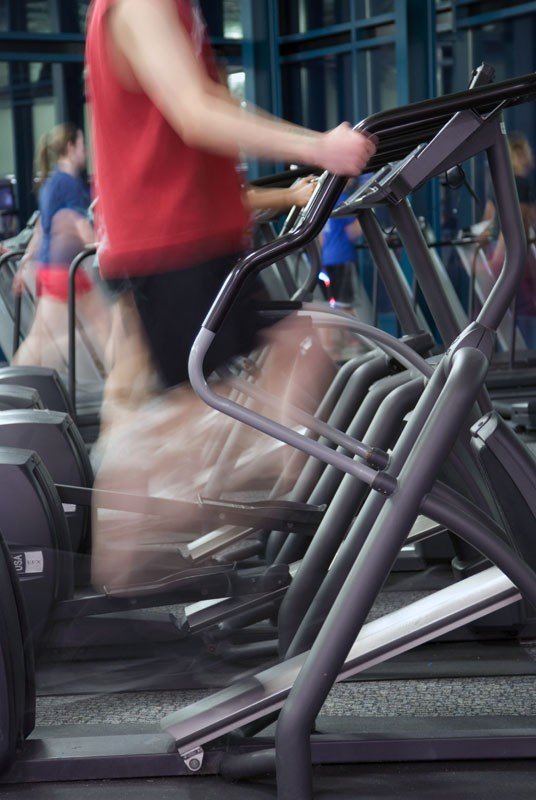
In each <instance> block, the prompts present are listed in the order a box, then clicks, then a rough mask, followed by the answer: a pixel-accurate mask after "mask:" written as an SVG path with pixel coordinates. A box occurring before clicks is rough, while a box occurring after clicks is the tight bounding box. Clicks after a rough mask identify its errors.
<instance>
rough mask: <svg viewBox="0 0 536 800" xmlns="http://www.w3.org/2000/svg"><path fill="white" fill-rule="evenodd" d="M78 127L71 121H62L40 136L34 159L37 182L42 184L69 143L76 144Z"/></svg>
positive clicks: (64, 152)
mask: <svg viewBox="0 0 536 800" xmlns="http://www.w3.org/2000/svg"><path fill="white" fill-rule="evenodd" d="M78 134H79V129H78V128H77V126H76V125H75V124H74V123H73V122H62V123H61V124H60V125H56V126H55V127H54V128H52V130H51V131H49V132H48V133H45V134H44V135H43V136H41V138H40V140H39V144H38V145H37V150H36V153H35V160H34V174H35V180H36V182H37V183H39V184H42V183H43V182H44V181H45V180H46V179H47V178H48V176H49V175H50V173H51V172H52V170H53V169H54V167H55V166H56V163H57V161H58V159H59V158H61V157H62V156H64V155H66V153H67V148H68V146H69V145H70V144H76V139H77V137H78Z"/></svg>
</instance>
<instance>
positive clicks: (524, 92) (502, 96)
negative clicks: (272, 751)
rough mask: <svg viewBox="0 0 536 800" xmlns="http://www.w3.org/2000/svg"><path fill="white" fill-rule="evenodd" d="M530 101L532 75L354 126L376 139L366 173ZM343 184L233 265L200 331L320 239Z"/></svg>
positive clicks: (336, 181) (331, 184) (214, 325)
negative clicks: (249, 285) (253, 280)
mask: <svg viewBox="0 0 536 800" xmlns="http://www.w3.org/2000/svg"><path fill="white" fill-rule="evenodd" d="M533 98H536V73H530V74H528V75H524V76H522V77H519V78H512V79H510V80H506V81H501V82H499V83H495V84H493V83H492V84H485V85H483V86H479V85H477V86H475V87H473V88H470V89H466V90H465V91H463V92H455V93H452V94H448V95H444V96H443V97H439V98H432V99H430V100H423V101H420V102H418V103H411V104H410V105H407V106H403V107H400V108H393V109H390V110H388V111H381V112H379V113H377V114H373V115H372V116H370V117H367V118H366V119H365V120H363V121H362V122H360V123H358V124H357V125H356V126H355V130H356V131H359V132H360V133H364V134H366V135H375V136H376V137H377V138H378V147H377V150H376V154H375V155H374V156H373V157H372V158H371V160H370V162H369V164H368V167H367V168H370V170H376V169H378V168H379V167H381V166H385V164H388V163H389V162H390V161H392V160H398V159H400V158H402V157H404V156H407V155H409V153H411V151H412V150H413V149H414V148H415V147H416V146H418V145H419V144H422V143H424V142H427V141H429V140H430V139H431V138H432V137H433V136H434V135H435V134H437V133H438V132H439V131H440V130H441V128H442V127H443V125H445V123H446V122H448V120H449V119H451V117H452V116H453V115H454V114H455V113H456V112H459V111H464V110H468V109H470V110H472V111H473V112H474V113H476V114H479V115H481V116H485V115H487V114H490V113H491V112H493V111H498V110H501V109H502V108H505V107H509V106H513V105H517V104H519V103H524V102H527V101H529V100H531V99H533ZM345 183H346V177H344V176H335V175H331V176H329V177H328V178H327V179H326V180H325V181H324V184H323V186H322V188H321V189H319V191H318V192H317V193H315V195H314V196H313V198H312V200H311V202H310V204H309V206H308V208H307V214H306V215H305V216H304V218H303V219H302V221H301V224H299V225H298V226H297V227H296V228H294V229H293V230H291V231H289V233H287V234H285V235H284V236H281V237H280V238H279V239H277V240H276V241H274V242H270V243H268V244H267V245H265V246H264V247H262V248H261V249H259V250H257V251H255V252H254V253H250V254H248V255H246V256H245V257H244V258H243V259H242V261H240V262H239V263H238V264H237V266H236V267H235V268H234V269H233V270H232V271H231V273H230V274H229V276H228V278H227V280H226V282H225V283H224V285H223V287H222V289H221V291H220V293H219V295H218V297H217V298H216V300H215V302H214V304H213V306H212V308H211V310H210V311H209V313H208V315H207V317H206V319H205V322H204V324H203V327H204V328H206V329H208V330H209V331H212V332H216V331H217V330H218V329H219V328H220V326H221V324H222V323H223V320H224V319H225V317H226V316H227V313H228V312H229V310H230V308H231V306H232V304H233V302H234V300H235V298H236V297H237V296H238V293H239V291H240V288H241V287H242V285H243V283H244V282H245V280H246V278H247V277H248V276H249V275H251V274H253V273H256V272H259V271H260V270H261V269H262V268H263V267H265V266H267V265H268V264H270V263H272V262H273V261H277V260H278V259H280V258H283V257H284V256H285V255H287V254H288V253H289V252H291V251H292V250H294V249H296V248H298V247H302V246H303V245H305V244H307V243H308V242H309V241H311V239H313V238H314V237H315V236H317V235H318V234H319V233H320V231H321V230H322V228H323V227H324V225H325V223H326V221H327V219H328V217H329V215H330V213H331V211H332V209H333V207H334V205H335V203H336V201H337V199H338V197H339V195H340V193H341V191H342V189H343V187H344V185H345Z"/></svg>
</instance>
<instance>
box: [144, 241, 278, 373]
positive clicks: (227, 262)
mask: <svg viewBox="0 0 536 800" xmlns="http://www.w3.org/2000/svg"><path fill="white" fill-rule="evenodd" d="M238 258H239V256H238V255H236V254H235V255H233V256H227V257H224V258H218V259H215V260H213V261H208V262H206V263H204V264H199V265H197V266H195V267H189V268H187V269H180V270H176V271H172V272H164V273H159V274H156V275H150V276H146V277H140V278H131V279H130V284H131V288H132V292H133V295H134V300H135V303H136V307H137V309H138V313H139V315H140V319H141V323H142V326H143V329H144V331H145V334H146V337H147V341H148V343H149V347H150V350H151V354H152V356H153V359H154V361H155V365H156V367H157V370H158V371H159V374H160V378H161V381H162V383H163V384H164V386H165V387H166V388H171V387H172V386H177V385H178V384H180V383H184V382H185V381H187V380H188V359H189V356H190V350H191V348H192V345H193V342H194V340H195V338H196V336H197V334H198V333H199V330H200V328H201V326H202V324H203V321H204V319H205V317H206V315H207V313H208V311H209V310H210V308H211V306H212V303H213V301H214V300H215V298H216V295H217V294H218V292H219V290H220V289H221V287H222V285H223V283H224V281H225V278H226V277H227V275H228V274H229V272H230V270H231V269H232V268H233V267H234V266H235V264H236V262H237V260H238ZM261 301H262V285H261V284H260V282H259V280H258V279H257V278H256V277H253V278H252V279H248V280H247V281H246V283H245V285H244V287H243V288H242V291H241V292H240V296H239V297H238V298H237V301H236V302H235V304H234V305H233V307H232V309H231V311H230V313H229V315H228V316H227V318H226V320H225V322H224V323H223V325H222V326H221V328H220V330H219V331H218V332H217V333H216V336H215V337H214V341H213V343H212V344H211V346H210V348H209V350H208V352H207V355H206V357H205V364H204V366H205V368H204V372H205V375H207V376H208V375H209V374H210V373H211V372H213V371H214V370H215V369H216V368H217V367H219V366H222V365H223V364H224V363H225V362H226V361H228V359H229V358H231V357H232V356H236V355H239V354H245V353H248V352H250V351H251V350H253V349H254V347H255V346H256V344H257V333H258V331H259V330H260V328H261V327H263V326H264V325H265V324H266V323H263V321H262V318H261V316H260V314H259V303H260V302H261Z"/></svg>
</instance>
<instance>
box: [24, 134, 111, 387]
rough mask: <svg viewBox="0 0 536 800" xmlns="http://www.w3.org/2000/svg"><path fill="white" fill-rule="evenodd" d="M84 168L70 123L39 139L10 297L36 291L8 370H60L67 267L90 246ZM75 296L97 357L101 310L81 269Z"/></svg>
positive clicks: (80, 143) (78, 137) (80, 142)
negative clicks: (28, 225)
mask: <svg viewBox="0 0 536 800" xmlns="http://www.w3.org/2000/svg"><path fill="white" fill-rule="evenodd" d="M85 165H86V150H85V142H84V134H83V132H82V131H81V130H79V129H78V128H77V127H76V125H74V124H73V123H69V122H66V123H62V124H60V125H57V126H56V127H54V128H53V129H52V130H51V131H50V132H49V133H46V134H44V135H43V136H42V137H41V140H40V142H39V145H38V148H37V151H36V156H35V185H36V186H37V187H38V206H39V218H38V220H37V223H36V225H35V229H34V233H33V235H32V238H31V240H30V242H29V244H28V247H27V249H26V252H25V254H24V255H23V257H22V258H21V261H20V263H19V269H18V271H17V273H16V274H15V277H14V281H13V291H14V292H15V293H20V292H22V291H24V290H25V289H26V288H27V289H29V290H31V291H35V296H36V300H37V302H36V309H35V316H34V320H33V323H32V326H31V328H30V331H29V332H28V335H27V336H26V338H25V339H24V341H23V342H22V344H21V345H20V347H19V348H18V350H17V351H16V353H15V354H14V357H13V360H12V363H13V364H19V365H20V364H31V365H35V366H48V367H54V368H56V369H58V371H60V372H63V371H64V369H65V366H66V359H67V330H68V326H67V300H68V296H69V267H70V264H71V262H72V260H73V259H74V257H75V256H76V255H78V253H80V252H81V251H82V250H83V248H84V247H85V246H86V245H89V244H91V243H93V242H94V241H95V233H94V230H93V225H92V224H91V222H90V220H89V217H88V209H89V205H90V197H89V190H88V187H87V185H86V183H85V182H84V181H83V180H82V178H81V173H82V171H83V170H84V168H85ZM75 290H76V295H77V308H78V314H79V320H83V321H84V323H83V324H84V325H86V326H88V329H87V331H86V334H87V336H88V337H89V339H91V340H92V341H91V347H92V348H93V347H94V348H95V350H98V351H99V352H101V353H102V351H103V348H104V344H105V340H106V328H107V324H106V320H105V307H104V304H103V303H102V300H101V297H100V294H99V292H98V291H97V290H96V289H95V287H94V285H93V282H92V280H91V278H90V277H89V275H88V274H87V273H86V272H85V271H84V270H83V269H79V270H78V273H77V275H76V279H75ZM103 315H104V316H103ZM103 327H104V329H103ZM90 328H91V330H90ZM79 334H81V328H80V326H79Z"/></svg>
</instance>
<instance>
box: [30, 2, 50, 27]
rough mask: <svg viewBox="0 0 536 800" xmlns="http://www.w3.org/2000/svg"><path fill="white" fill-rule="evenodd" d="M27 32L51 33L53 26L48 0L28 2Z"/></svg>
mask: <svg viewBox="0 0 536 800" xmlns="http://www.w3.org/2000/svg"><path fill="white" fill-rule="evenodd" d="M25 6H26V30H27V31H29V32H30V33H50V32H51V31H52V24H51V19H50V14H49V4H48V3H47V2H46V0H31V2H29V0H26V3H25Z"/></svg>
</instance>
